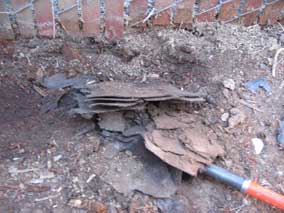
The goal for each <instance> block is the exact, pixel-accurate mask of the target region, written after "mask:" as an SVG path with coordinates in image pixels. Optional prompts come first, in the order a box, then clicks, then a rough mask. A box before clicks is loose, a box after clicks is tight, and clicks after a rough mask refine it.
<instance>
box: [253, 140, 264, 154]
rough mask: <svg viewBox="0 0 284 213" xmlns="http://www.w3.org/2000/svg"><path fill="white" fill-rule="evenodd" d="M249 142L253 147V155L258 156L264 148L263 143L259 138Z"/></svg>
mask: <svg viewBox="0 0 284 213" xmlns="http://www.w3.org/2000/svg"><path fill="white" fill-rule="evenodd" d="M251 141H252V144H253V146H254V151H255V154H257V155H259V154H260V153H261V152H262V150H263V148H264V143H263V141H262V140H261V139H259V138H253V139H252V140H251Z"/></svg>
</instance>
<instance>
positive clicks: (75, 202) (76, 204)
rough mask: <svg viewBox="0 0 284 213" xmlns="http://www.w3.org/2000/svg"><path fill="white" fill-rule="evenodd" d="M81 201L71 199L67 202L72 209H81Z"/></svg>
mask: <svg viewBox="0 0 284 213" xmlns="http://www.w3.org/2000/svg"><path fill="white" fill-rule="evenodd" d="M82 203H83V202H82V200H80V199H71V200H70V201H69V202H68V205H69V206H71V207H73V208H82Z"/></svg>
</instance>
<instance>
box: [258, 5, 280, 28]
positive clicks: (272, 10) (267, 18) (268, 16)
mask: <svg viewBox="0 0 284 213" xmlns="http://www.w3.org/2000/svg"><path fill="white" fill-rule="evenodd" d="M283 17H284V1H278V2H276V3H274V4H270V5H268V6H266V8H265V9H264V11H263V12H262V14H261V15H260V17H259V24H260V25H267V24H268V25H272V24H275V23H276V22H277V21H278V20H281V19H282V18H283Z"/></svg>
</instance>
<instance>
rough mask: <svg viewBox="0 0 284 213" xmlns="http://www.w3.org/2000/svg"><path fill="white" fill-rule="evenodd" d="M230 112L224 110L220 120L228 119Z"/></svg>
mask: <svg viewBox="0 0 284 213" xmlns="http://www.w3.org/2000/svg"><path fill="white" fill-rule="evenodd" d="M229 116H230V114H229V113H227V112H225V113H224V114H222V116H221V120H222V121H224V122H226V121H227V120H228V119H229Z"/></svg>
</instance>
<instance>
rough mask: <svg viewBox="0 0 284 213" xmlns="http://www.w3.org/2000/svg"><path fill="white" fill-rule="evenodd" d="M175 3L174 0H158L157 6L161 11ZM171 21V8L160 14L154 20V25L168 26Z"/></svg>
mask: <svg viewBox="0 0 284 213" xmlns="http://www.w3.org/2000/svg"><path fill="white" fill-rule="evenodd" d="M172 4H173V0H156V3H155V8H156V9H157V10H158V11H159V10H162V9H164V8H166V7H168V6H169V5H172ZM170 22H171V8H169V9H167V10H165V11H163V12H161V13H160V14H158V15H157V16H156V17H155V18H154V21H153V24H154V25H160V26H166V25H169V24H170Z"/></svg>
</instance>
